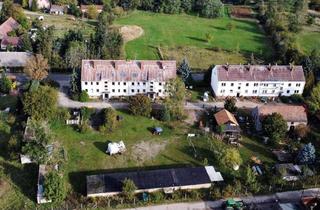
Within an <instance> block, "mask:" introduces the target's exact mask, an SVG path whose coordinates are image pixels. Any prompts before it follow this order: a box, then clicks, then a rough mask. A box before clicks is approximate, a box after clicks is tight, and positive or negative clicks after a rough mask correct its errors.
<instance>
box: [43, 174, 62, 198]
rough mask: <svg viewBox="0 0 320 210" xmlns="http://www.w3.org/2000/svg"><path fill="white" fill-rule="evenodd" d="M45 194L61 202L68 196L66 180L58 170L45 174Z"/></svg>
mask: <svg viewBox="0 0 320 210" xmlns="http://www.w3.org/2000/svg"><path fill="white" fill-rule="evenodd" d="M44 195H45V197H46V198H47V199H50V200H52V201H53V202H54V203H59V202H61V201H63V200H64V198H65V197H66V189H65V184H64V180H63V178H62V177H60V176H59V174H58V173H57V172H50V173H48V174H47V175H46V176H45V179H44Z"/></svg>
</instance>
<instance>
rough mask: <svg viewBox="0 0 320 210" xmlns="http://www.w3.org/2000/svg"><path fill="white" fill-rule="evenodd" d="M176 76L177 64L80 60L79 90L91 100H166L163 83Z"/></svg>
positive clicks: (172, 62) (168, 62)
mask: <svg viewBox="0 0 320 210" xmlns="http://www.w3.org/2000/svg"><path fill="white" fill-rule="evenodd" d="M175 77H176V61H150V60H149V61H148V60H146V61H125V60H83V61H82V69H81V89H82V91H87V92H88V94H89V96H90V97H91V98H102V99H109V98H112V97H121V96H133V95H136V94H146V95H148V96H149V97H151V98H157V97H165V96H166V90H165V84H166V82H167V81H168V80H170V79H174V78H175Z"/></svg>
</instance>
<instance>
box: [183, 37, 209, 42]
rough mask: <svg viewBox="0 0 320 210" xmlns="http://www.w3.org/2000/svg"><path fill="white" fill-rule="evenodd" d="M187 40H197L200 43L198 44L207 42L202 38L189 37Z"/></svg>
mask: <svg viewBox="0 0 320 210" xmlns="http://www.w3.org/2000/svg"><path fill="white" fill-rule="evenodd" d="M187 38H188V39H192V40H195V41H198V42H207V41H206V40H205V39H201V38H198V37H192V36H187Z"/></svg>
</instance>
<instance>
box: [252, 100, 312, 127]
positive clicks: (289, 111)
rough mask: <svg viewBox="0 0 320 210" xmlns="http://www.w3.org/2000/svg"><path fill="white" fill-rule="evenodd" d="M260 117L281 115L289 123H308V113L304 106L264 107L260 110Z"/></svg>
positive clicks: (282, 105)
mask: <svg viewBox="0 0 320 210" xmlns="http://www.w3.org/2000/svg"><path fill="white" fill-rule="evenodd" d="M258 109H259V115H260V117H263V116H266V115H269V114H272V113H279V114H281V116H282V117H283V119H284V120H285V121H287V122H305V123H306V122H308V119H307V112H306V109H305V108H304V107H303V106H296V105H285V104H281V105H264V106H261V107H259V108H258Z"/></svg>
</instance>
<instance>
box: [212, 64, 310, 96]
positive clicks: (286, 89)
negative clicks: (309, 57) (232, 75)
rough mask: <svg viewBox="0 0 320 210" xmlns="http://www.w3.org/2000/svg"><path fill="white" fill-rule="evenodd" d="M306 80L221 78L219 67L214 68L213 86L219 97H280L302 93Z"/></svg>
mask: <svg viewBox="0 0 320 210" xmlns="http://www.w3.org/2000/svg"><path fill="white" fill-rule="evenodd" d="M304 86H305V81H285V80H283V81H281V80H276V79H275V80H270V81H266V80H263V81H259V80H255V81H248V80H233V81H232V80H231V81H230V80H228V81H224V80H221V79H219V71H218V70H217V67H215V68H214V69H213V70H212V75H211V87H212V90H213V91H214V94H215V96H217V97H227V96H232V97H241V96H243V97H278V96H291V95H293V94H302V93H303V89H304Z"/></svg>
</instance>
